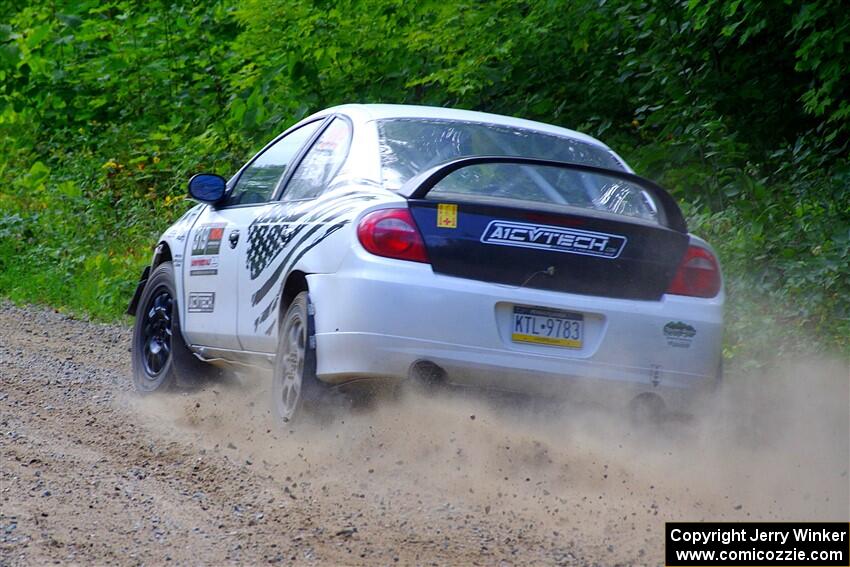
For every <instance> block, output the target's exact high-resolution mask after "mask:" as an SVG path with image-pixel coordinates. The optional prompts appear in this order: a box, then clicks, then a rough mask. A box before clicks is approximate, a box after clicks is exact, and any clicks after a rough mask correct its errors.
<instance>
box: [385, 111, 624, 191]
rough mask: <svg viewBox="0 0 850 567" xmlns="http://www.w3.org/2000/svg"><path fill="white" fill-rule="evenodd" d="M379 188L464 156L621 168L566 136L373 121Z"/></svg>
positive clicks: (475, 125)
mask: <svg viewBox="0 0 850 567" xmlns="http://www.w3.org/2000/svg"><path fill="white" fill-rule="evenodd" d="M378 133H379V135H380V144H381V166H382V169H383V180H384V186H385V187H386V188H387V189H391V190H397V189H399V188H401V186H402V185H404V183H405V181H407V180H408V179H410V178H411V177H413V176H415V175H416V174H417V173H420V172H422V171H425V170H427V169H429V168H431V167H434V166H435V165H439V164H441V163H445V162H447V161H451V160H453V159H456V158H459V157H464V156H523V157H532V158H540V159H551V160H557V161H566V162H570V163H579V164H584V165H594V166H597V167H604V168H607V169H616V170H622V169H623V166H622V165H621V164H620V163H618V162H617V160H616V159H615V158H614V156H612V155H611V154H610V153H609V152H608V151H606V150H604V149H602V148H599V147H597V146H594V145H592V144H588V143H586V142H581V141H578V140H574V139H571V138H564V137H561V136H554V135H552V134H544V133H542V132H537V131H534V130H526V129H524V128H512V127H508V126H499V125H496V124H483V123H481V122H463V121H459V120H434V119H423V118H392V119H386V120H379V121H378Z"/></svg>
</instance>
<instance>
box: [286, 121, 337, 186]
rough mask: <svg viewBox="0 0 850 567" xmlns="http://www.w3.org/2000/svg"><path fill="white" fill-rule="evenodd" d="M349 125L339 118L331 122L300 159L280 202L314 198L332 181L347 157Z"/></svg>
mask: <svg viewBox="0 0 850 567" xmlns="http://www.w3.org/2000/svg"><path fill="white" fill-rule="evenodd" d="M350 144H351V127H350V126H349V125H348V122H346V121H345V120H343V119H341V118H334V121H333V122H331V123H330V125H329V126H328V127H327V128H326V129H325V131H324V132H322V135H321V136H319V138H318V139H317V140H316V143H315V144H313V147H312V148H310V151H309V152H307V155H305V156H304V159H303V160H301V163H300V164H299V165H298V169H296V170H295V173H294V174H293V175H292V178H291V179H290V180H289V183H287V185H286V189H285V190H284V192H283V197H282V199H283V200H284V201H293V200H296V199H314V198H316V197H318V196H319V195H321V193H322V191H323V190H324V189H325V188H326V187H327V186H328V184H329V183H330V182H331V181H332V180H333V178H334V176H335V175H336V174H337V172H338V171H339V168H340V167H342V163H343V162H344V161H345V158H346V156H348V147H349V145H350Z"/></svg>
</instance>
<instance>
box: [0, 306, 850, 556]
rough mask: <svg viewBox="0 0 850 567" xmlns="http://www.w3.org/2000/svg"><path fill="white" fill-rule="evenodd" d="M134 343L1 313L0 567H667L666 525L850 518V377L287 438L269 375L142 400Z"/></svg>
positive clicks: (308, 428)
mask: <svg viewBox="0 0 850 567" xmlns="http://www.w3.org/2000/svg"><path fill="white" fill-rule="evenodd" d="M129 338H130V332H129V329H127V328H126V327H123V326H116V325H101V324H92V323H89V322H85V321H79V320H73V319H70V318H68V317H66V316H64V315H61V314H58V313H55V312H53V311H49V310H45V309H42V308H34V307H26V308H22V307H15V306H12V305H11V304H8V303H4V304H2V305H0V434H2V436H0V565H24V564H27V565H29V564H47V563H63V564H122V565H125V564H126V565H142V564H144V565H165V564H175V565H176V564H193V565H195V564H230V563H245V564H259V563H291V562H296V563H299V564H354V565H359V564H368V565H374V564H382V565H392V564H421V565H430V564H455V565H459V564H469V565H473V564H481V565H496V564H521V565H529V564H565V565H574V564H575V565H587V564H598V565H613V564H649V565H655V564H660V563H662V552H663V528H664V522H665V521H667V520H703V519H705V520H756V519H759V520H787V519H819V520H843V521H847V520H848V519H850V496H848V477H847V475H848V456H847V452H848V446H850V443H848V439H847V438H848V435H850V426H848V423H847V419H848V418H847V414H848V412H850V409H848V397H847V383H848V382H850V380H848V370H847V366H846V364H844V363H835V362H833V363H823V362H819V363H818V364H817V365H814V364H807V365H797V366H793V365H792V366H788V365H786V366H785V367H784V368H785V370H784V371H783V372H776V373H775V374H772V375H770V376H769V379H770V380H771V384H778V385H780V387H777V388H765V387H764V384H763V383H750V384H748V385H745V386H744V387H741V388H740V389H739V390H737V391H735V392H732V393H730V394H728V395H725V396H724V397H722V400H720V401H716V402H714V403H713V404H712V405H711V406H710V408H709V409H706V411H705V414H706V415H705V416H696V417H695V418H694V419H693V420H689V421H681V422H674V423H670V424H666V425H665V426H664V427H663V428H661V429H652V430H647V431H643V430H635V429H634V428H632V427H631V426H630V425H629V424H628V423H626V422H625V421H623V420H621V419H620V418H619V417H618V416H617V415H616V414H612V413H606V412H604V411H601V410H599V411H596V410H593V411H584V410H579V409H577V408H572V409H569V408H561V409H559V411H552V408H544V409H546V411H542V410H541V408H540V407H539V406H538V407H533V406H529V407H525V406H522V407H519V408H510V407H507V406H505V405H504V404H500V403H496V402H493V401H487V400H483V399H480V398H479V397H475V396H472V395H460V394H454V395H444V396H442V397H436V398H434V397H430V398H424V397H417V396H413V395H411V396H408V397H406V398H404V399H402V400H399V401H393V402H387V403H385V404H381V405H379V406H378V407H376V408H373V409H370V410H361V411H358V412H355V413H352V412H348V413H344V414H341V415H340V416H339V417H338V418H337V419H336V420H334V421H333V423H324V424H321V426H320V425H319V424H309V423H308V424H304V425H299V426H297V427H296V428H294V429H291V430H290V429H286V430H285V429H282V428H280V427H277V426H276V425H275V424H274V422H273V421H272V419H271V417H270V414H269V412H268V404H269V403H270V402H269V401H268V389H269V386H268V380H267V379H265V378H264V377H242V378H240V379H239V380H237V381H232V382H231V383H216V384H210V385H208V386H206V387H205V388H204V389H202V390H199V391H193V392H188V393H179V394H174V395H170V396H167V397H146V398H142V397H139V396H137V395H136V394H134V393H133V392H132V391H131V389H130V371H129V360H130V357H129V352H128V349H129V343H130V341H129ZM783 376H785V377H787V379H783ZM800 377H803V378H805V388H802V389H801V388H800V387H799V386H798V384H800V382H801V380H799V378H800ZM774 390H775V392H774ZM842 396H844V397H843V398H842ZM780 410H781V411H780Z"/></svg>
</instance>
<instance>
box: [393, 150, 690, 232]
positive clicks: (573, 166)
mask: <svg viewBox="0 0 850 567" xmlns="http://www.w3.org/2000/svg"><path fill="white" fill-rule="evenodd" d="M485 163H510V164H517V165H538V166H545V167H560V168H562V169H569V170H572V171H579V172H583V173H596V174H599V175H605V176H607V177H614V178H616V179H622V180H623V181H628V182H630V183H634V184H636V185H638V186H639V187H640V188H641V189H645V190H646V191H647V192H648V193H649V194H651V195H652V197H653V198H654V199H655V202H656V203H658V204H659V205H660V207H661V211H660V212H661V215H659V216H660V217H662V218H660V219H659V220H660V221H661V224H662V225H664V226H666V227H667V228H669V229H671V230H675V231H677V232H681V233H683V234H687V233H688V226H687V224H686V223H685V218H684V217H683V216H682V211H681V209H679V205H677V204H676V201H675V199H673V197H672V196H670V193H668V192H667V191H666V190H665V189H664V188H663V187H661V186H660V185H658V184H657V183H655V182H654V181H650V180H649V179H644V178H643V177H640V176H639V175H635V174H633V173H628V172H626V171H619V170H616V169H607V168H604V167H596V166H592V165H582V164H577V163H569V162H565V161H555V160H549V159H538V158H528V157H518V156H474V157H462V158H458V159H455V160H452V161H448V162H446V163H442V164H440V165H437V166H435V167H432V168H431V169H428V170H426V171H423V172H422V173H420V174H418V175H416V176H415V177H413V178H412V179H410V180H408V181H407V182H406V183H405V184H404V185H403V186H402V187H401V189H399V190H398V193H399V194H400V195H402V196H404V197H407V198H408V199H424V198H425V196H426V195H428V192H429V191H431V189H433V188H434V186H435V185H437V183H439V182H440V181H442V180H443V179H445V178H446V177H447V176H448V175H449V174H451V173H453V172H455V171H457V170H459V169H462V168H464V167H469V166H472V165H480V164H485Z"/></svg>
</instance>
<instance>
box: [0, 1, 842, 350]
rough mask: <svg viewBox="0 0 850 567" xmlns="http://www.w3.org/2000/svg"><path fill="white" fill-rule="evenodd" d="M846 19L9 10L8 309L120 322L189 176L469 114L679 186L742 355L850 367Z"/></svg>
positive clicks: (514, 9)
mask: <svg viewBox="0 0 850 567" xmlns="http://www.w3.org/2000/svg"><path fill="white" fill-rule="evenodd" d="M842 4H843V3H842V2H841V0H816V1H813V2H808V3H805V4H802V3H797V2H791V1H790V0H789V1H787V2H773V1H768V0H717V1H712V2H709V1H707V0H674V1H672V2H671V1H669V0H666V1H661V0H619V1H617V2H614V1H607V2H606V1H603V0H578V1H569V2H567V1H562V0H540V1H535V2H521V1H516V0H492V1H488V2H483V1H480V0H461V1H459V2H448V3H447V2H435V1H433V0H425V1H423V2H404V1H403V0H338V1H335V2H329V1H327V0H246V1H244V2H240V3H230V2H229V0H201V1H197V2H186V1H173V2H164V1H163V0H153V1H150V2H139V1H134V0H108V1H106V2H102V1H95V0H77V1H74V2H70V1H67V0H65V1H61V0H53V1H51V2H48V3H44V4H33V5H25V4H24V3H20V2H18V1H15V0H0V14H2V15H3V18H2V19H0V22H3V23H2V24H0V79H1V81H0V173H2V174H3V175H4V178H5V179H4V181H5V183H4V185H3V187H2V189H0V293H2V294H5V295H8V296H11V297H13V298H16V299H19V300H22V301H43V302H47V303H50V304H53V305H61V306H65V307H68V308H71V309H75V310H78V311H85V312H88V313H93V314H95V315H96V316H98V317H102V318H114V317H117V316H118V314H120V313H121V312H122V310H123V307H124V305H125V303H126V301H127V299H128V298H129V295H130V294H131V292H132V288H133V285H134V282H135V278H136V276H137V272H138V271H139V269H140V267H141V266H142V265H144V263H145V262H147V261H148V259H149V253H150V245H151V244H152V243H153V242H154V239H155V238H156V236H157V234H158V233H159V232H160V231H161V230H162V229H163V228H165V227H166V226H167V225H168V224H169V223H170V222H172V221H173V220H174V219H175V218H176V217H177V216H178V215H179V214H181V213H182V212H183V211H184V210H185V208H186V204H185V203H184V201H183V194H184V182H185V180H186V179H187V178H188V176H189V175H190V174H191V173H194V172H197V171H201V170H206V171H215V172H218V173H221V174H229V173H231V172H232V171H234V168H235V167H236V166H237V165H238V164H239V163H241V162H242V161H244V160H245V159H246V158H247V157H248V156H249V155H250V153H251V151H253V150H256V149H257V148H259V147H260V146H261V145H262V144H263V143H265V142H266V141H267V140H268V139H269V138H270V137H271V136H273V135H274V134H276V133H278V132H280V131H281V130H283V129H284V128H285V127H286V126H288V125H289V124H291V123H293V122H295V121H296V120H298V119H300V118H302V117H304V116H306V115H307V114H309V113H311V112H313V111H316V110H319V109H321V108H323V107H326V106H329V105H332V104H338V103H344V102H390V103H410V104H428V105H442V106H458V107H463V108H471V109H477V110H484V111H490V112H498V113H504V114H509V115H516V116H523V117H526V118H531V119H538V120H542V121H545V122H552V123H557V124H563V125H565V126H568V127H572V128H575V129H579V130H582V131H585V132H588V133H590V134H593V135H597V136H599V137H601V138H602V139H604V140H605V141H606V142H608V143H609V144H610V145H611V146H612V147H614V148H615V149H617V150H618V151H619V152H620V153H621V154H623V155H624V157H626V159H628V160H629V161H630V162H631V163H632V164H633V165H634V166H635V168H636V169H637V170H638V171H639V172H640V173H642V174H645V175H647V176H649V177H653V178H656V179H658V180H660V181H661V182H662V183H663V184H665V185H666V186H668V187H670V188H671V190H672V191H673V193H674V194H675V195H676V197H677V198H678V199H679V200H680V201H681V202H682V203H684V204H685V207H686V212H687V214H688V216H689V217H690V221H691V227H692V228H693V230H694V231H695V232H697V233H698V234H701V235H703V236H705V237H707V238H708V239H709V240H710V241H711V242H712V243H713V244H714V245H715V246H716V247H717V249H718V251H719V253H720V256H721V260H722V262H723V264H724V266H725V269H726V273H727V285H728V288H729V291H730V294H731V295H730V301H731V303H730V305H731V307H730V312H729V318H730V332H729V341H728V345H729V346H728V352H729V354H730V355H736V354H741V353H743V352H747V353H750V354H751V353H753V352H755V351H756V350H759V349H762V350H764V349H770V348H773V349H774V350H775V349H776V348H788V349H797V348H801V346H800V345H802V342H801V341H800V340H799V338H800V337H807V340H808V342H809V343H810V342H816V343H820V344H821V345H829V346H830V347H832V346H837V347H838V348H842V349H845V350H847V351H850V345H848V340H847V338H848V336H850V299H848V298H850V267H848V266H850V261H848V260H850V258H848V247H850V233H848V231H850V193H849V192H848V182H850V173H848V171H849V170H850V165H848V159H847V144H848V137H849V136H850V132H848V124H850V106H848V104H850V103H849V102H848V101H850V92H848V91H849V90H850V80H848V74H847V69H850V46H848V41H850V40H848V39H847V38H848V37H850V33H849V32H850V15H848V14H850V12H848V11H847V10H845V9H843V6H842ZM764 306H768V307H769V308H768V309H765V308H764ZM776 341H779V342H780V343H781V345H782V346H781V347H776V345H775V344H773V343H775V342H776ZM771 345H773V347H771ZM748 349H749V350H748Z"/></svg>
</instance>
